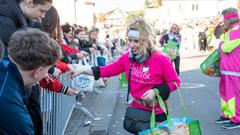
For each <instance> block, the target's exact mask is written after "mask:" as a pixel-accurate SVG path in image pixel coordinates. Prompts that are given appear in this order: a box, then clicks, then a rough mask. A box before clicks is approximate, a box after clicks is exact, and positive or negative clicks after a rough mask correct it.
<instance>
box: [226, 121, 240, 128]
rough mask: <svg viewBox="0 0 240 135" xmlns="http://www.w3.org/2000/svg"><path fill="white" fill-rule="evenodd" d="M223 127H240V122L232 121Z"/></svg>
mask: <svg viewBox="0 0 240 135" xmlns="http://www.w3.org/2000/svg"><path fill="white" fill-rule="evenodd" d="M223 128H225V129H235V128H240V123H234V122H232V121H230V122H229V123H226V124H224V126H223Z"/></svg>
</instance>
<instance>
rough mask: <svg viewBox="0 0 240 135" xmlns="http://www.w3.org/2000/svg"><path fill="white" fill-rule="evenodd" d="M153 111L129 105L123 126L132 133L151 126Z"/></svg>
mask: <svg viewBox="0 0 240 135" xmlns="http://www.w3.org/2000/svg"><path fill="white" fill-rule="evenodd" d="M150 121H151V111H147V110H143V109H138V108H134V107H131V106H129V107H127V110H126V113H125V118H124V121H123V127H124V129H125V130H127V131H128V132H130V133H133V134H136V133H138V132H139V131H142V130H146V129H149V128H150Z"/></svg>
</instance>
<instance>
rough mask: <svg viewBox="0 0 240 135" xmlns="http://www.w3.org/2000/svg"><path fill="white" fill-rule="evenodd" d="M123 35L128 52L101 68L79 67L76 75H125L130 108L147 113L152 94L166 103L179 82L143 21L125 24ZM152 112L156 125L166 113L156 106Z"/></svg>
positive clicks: (96, 76) (135, 20)
mask: <svg viewBox="0 0 240 135" xmlns="http://www.w3.org/2000/svg"><path fill="white" fill-rule="evenodd" d="M126 34H127V37H128V42H127V43H128V44H129V46H130V49H129V51H127V52H125V53H124V54H123V55H122V56H121V57H120V58H119V59H118V60H117V61H115V62H114V63H112V64H109V65H106V66H102V67H92V68H87V67H83V68H81V69H79V71H78V73H79V74H80V73H81V74H82V73H84V74H89V75H93V76H94V77H95V79H98V78H100V77H112V76H116V75H119V74H121V73H123V72H125V73H126V77H127V78H128V82H129V83H130V84H129V85H130V94H131V95H132V97H133V98H134V100H133V101H132V103H131V106H132V107H136V108H140V109H144V110H149V111H151V110H152V107H151V104H152V100H153V99H154V98H155V96H156V94H159V95H160V96H161V97H162V99H163V100H164V101H166V100H167V99H168V97H169V94H170V92H172V91H174V90H175V89H176V86H175V85H174V82H176V83H177V85H178V86H180V80H179V77H178V75H177V73H176V71H175V70H174V68H173V65H172V63H171V61H170V59H169V58H168V57H167V56H165V55H163V54H162V53H161V52H158V51H157V50H156V49H155V45H154V42H153V41H154V39H153V37H154V36H153V33H152V31H151V28H150V26H149V25H148V24H147V23H146V22H145V21H144V20H143V19H141V18H135V19H134V20H133V21H132V22H131V23H130V24H129V26H128V28H127V32H126ZM70 75H71V76H76V75H77V74H71V73H70ZM129 78H130V80H129ZM155 112H156V121H157V122H162V121H164V120H166V114H165V113H164V112H163V110H162V109H161V108H160V107H159V105H158V104H156V106H155Z"/></svg>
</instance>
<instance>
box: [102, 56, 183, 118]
mask: <svg viewBox="0 0 240 135" xmlns="http://www.w3.org/2000/svg"><path fill="white" fill-rule="evenodd" d="M132 64H133V65H132V72H131V81H130V83H131V84H130V87H131V88H130V93H131V95H132V96H133V97H134V98H136V99H141V96H142V95H143V94H144V93H145V92H146V91H147V90H150V89H152V88H153V87H154V86H155V85H157V84H167V85H168V86H169V88H170V92H172V91H174V90H175V89H176V87H175V85H174V84H173V82H176V83H177V84H178V86H179V85H180V80H179V77H178V75H177V74H176V71H175V70H174V68H173V65H172V63H171V62H170V59H169V58H168V57H166V56H164V55H163V54H161V53H160V52H154V53H153V54H152V55H151V57H150V58H148V59H147V61H145V62H144V63H143V64H138V63H136V62H133V63H132ZM130 65H131V61H130V59H129V51H128V52H126V53H125V54H123V55H122V56H121V57H120V58H119V59H118V60H117V61H116V62H114V63H113V64H110V65H107V66H103V67H100V77H111V76H115V75H118V74H120V73H122V72H125V73H126V78H128V75H129V73H128V72H129V68H130ZM160 93H161V90H160ZM132 106H133V107H136V108H141V109H145V110H151V109H152V108H151V107H146V106H143V105H141V104H138V103H137V102H136V101H133V102H132ZM155 110H157V112H156V113H157V114H160V113H163V111H162V109H161V108H160V107H159V106H155Z"/></svg>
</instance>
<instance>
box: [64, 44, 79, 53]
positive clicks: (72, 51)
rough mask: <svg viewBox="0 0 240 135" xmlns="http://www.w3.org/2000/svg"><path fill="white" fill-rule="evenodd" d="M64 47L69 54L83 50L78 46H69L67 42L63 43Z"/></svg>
mask: <svg viewBox="0 0 240 135" xmlns="http://www.w3.org/2000/svg"><path fill="white" fill-rule="evenodd" d="M62 48H63V50H64V51H66V53H67V54H73V53H80V52H81V51H79V50H78V49H76V48H70V47H68V45H66V44H62Z"/></svg>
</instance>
